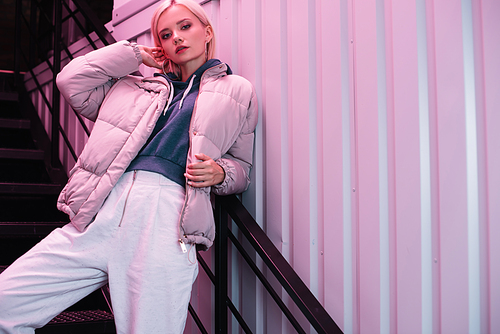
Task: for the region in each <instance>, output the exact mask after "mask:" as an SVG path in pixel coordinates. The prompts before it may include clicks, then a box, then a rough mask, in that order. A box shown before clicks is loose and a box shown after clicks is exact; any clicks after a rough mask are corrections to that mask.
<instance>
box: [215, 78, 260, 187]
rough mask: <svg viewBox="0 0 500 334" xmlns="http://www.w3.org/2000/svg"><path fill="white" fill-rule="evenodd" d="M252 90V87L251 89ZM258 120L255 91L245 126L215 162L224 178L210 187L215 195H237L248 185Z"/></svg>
mask: <svg viewBox="0 0 500 334" xmlns="http://www.w3.org/2000/svg"><path fill="white" fill-rule="evenodd" d="M252 90H253V87H252ZM257 120H258V104H257V97H256V94H255V91H254V90H253V93H252V97H251V100H250V103H249V107H248V113H247V118H246V122H245V125H244V126H243V129H242V131H241V133H240V134H239V136H238V138H237V139H236V141H235V142H234V144H233V145H232V146H231V148H230V149H229V151H228V152H227V153H226V154H224V155H223V156H222V157H221V158H220V159H217V160H216V162H217V163H218V164H219V165H220V166H221V167H222V168H223V169H224V173H225V178H224V181H222V183H221V184H218V185H215V186H213V187H212V191H213V192H214V193H215V194H217V195H230V194H239V193H242V192H244V191H245V190H247V188H248V186H249V185H250V169H251V168H252V159H253V146H254V137H255V135H254V131H255V127H256V126H257Z"/></svg>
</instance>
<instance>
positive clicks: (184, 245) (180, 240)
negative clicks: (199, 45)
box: [179, 64, 221, 253]
mask: <svg viewBox="0 0 500 334" xmlns="http://www.w3.org/2000/svg"><path fill="white" fill-rule="evenodd" d="M218 66H221V65H220V64H219V65H215V66H213V67H211V68H209V69H208V70H206V71H205V72H204V73H203V74H202V75H201V78H200V87H199V89H198V96H197V97H196V100H195V102H194V106H193V113H192V115H191V121H190V123H189V149H191V142H192V140H193V120H194V117H195V112H196V105H197V104H198V97H199V96H200V92H201V89H202V84H203V79H204V78H205V74H206V72H208V71H209V70H211V69H213V68H215V67H218ZM188 188H189V185H188V184H187V181H186V196H185V198H184V204H183V205H182V211H181V215H180V217H179V244H180V246H181V250H182V252H183V253H187V248H186V244H185V243H184V241H183V240H182V237H183V233H182V227H181V224H182V218H183V217H184V211H185V209H186V204H187V202H188ZM184 237H185V236H184Z"/></svg>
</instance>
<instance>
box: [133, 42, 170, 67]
mask: <svg viewBox="0 0 500 334" xmlns="http://www.w3.org/2000/svg"><path fill="white" fill-rule="evenodd" d="M138 47H139V50H140V51H141V56H142V62H143V64H144V65H146V66H149V67H156V68H161V64H162V62H163V61H164V60H165V59H166V57H165V55H164V54H163V49H162V48H161V47H148V46H144V45H139V46H138Z"/></svg>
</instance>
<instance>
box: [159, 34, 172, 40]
mask: <svg viewBox="0 0 500 334" xmlns="http://www.w3.org/2000/svg"><path fill="white" fill-rule="evenodd" d="M171 35H172V34H171V33H167V34H163V35H162V36H161V38H162V39H169V38H170V36H171Z"/></svg>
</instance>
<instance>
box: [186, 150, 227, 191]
mask: <svg viewBox="0 0 500 334" xmlns="http://www.w3.org/2000/svg"><path fill="white" fill-rule="evenodd" d="M195 156H196V158H197V159H199V160H201V162H196V163H192V164H189V165H188V166H187V168H186V173H185V174H184V176H185V177H186V179H187V183H188V185H190V186H192V187H195V188H201V187H209V186H213V185H216V184H219V183H221V182H222V181H224V176H225V175H224V170H223V169H222V167H221V166H219V165H218V164H217V163H216V162H215V161H214V160H212V159H211V158H210V157H209V156H207V155H205V154H203V153H201V154H196V155H195Z"/></svg>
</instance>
